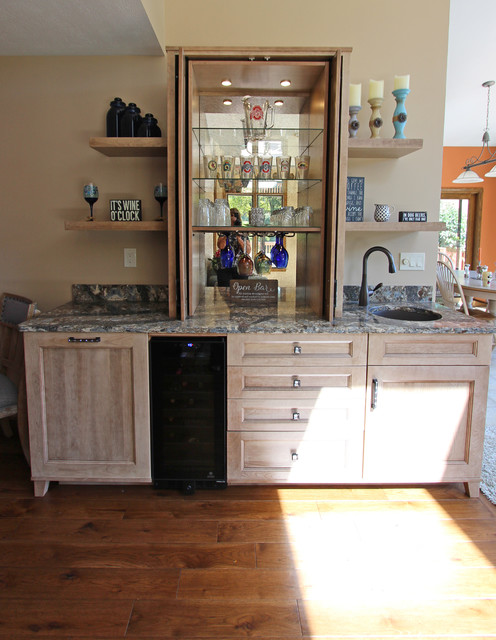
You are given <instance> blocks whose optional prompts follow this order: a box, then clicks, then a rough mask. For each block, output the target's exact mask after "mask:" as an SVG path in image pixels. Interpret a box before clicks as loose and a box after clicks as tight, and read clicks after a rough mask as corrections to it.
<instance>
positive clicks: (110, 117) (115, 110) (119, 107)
mask: <svg viewBox="0 0 496 640" xmlns="http://www.w3.org/2000/svg"><path fill="white" fill-rule="evenodd" d="M125 109H126V103H125V102H123V101H122V99H121V98H114V99H113V100H112V102H111V103H110V109H109V110H108V111H107V137H109V138H115V137H118V136H120V135H121V131H120V130H121V121H122V116H123V115H124V111H125Z"/></svg>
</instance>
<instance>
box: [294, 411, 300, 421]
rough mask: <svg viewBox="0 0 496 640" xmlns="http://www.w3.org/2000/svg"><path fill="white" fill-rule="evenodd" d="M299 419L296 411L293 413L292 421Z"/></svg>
mask: <svg viewBox="0 0 496 640" xmlns="http://www.w3.org/2000/svg"><path fill="white" fill-rule="evenodd" d="M299 419H300V414H299V412H298V411H293V420H299Z"/></svg>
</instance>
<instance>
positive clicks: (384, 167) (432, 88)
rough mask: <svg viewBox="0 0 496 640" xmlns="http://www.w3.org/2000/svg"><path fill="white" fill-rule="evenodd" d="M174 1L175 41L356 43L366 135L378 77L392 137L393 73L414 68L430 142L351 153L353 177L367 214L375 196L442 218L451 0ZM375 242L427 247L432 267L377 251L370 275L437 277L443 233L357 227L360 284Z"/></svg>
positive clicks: (418, 106) (353, 268)
mask: <svg viewBox="0 0 496 640" xmlns="http://www.w3.org/2000/svg"><path fill="white" fill-rule="evenodd" d="M165 2H166V42H167V45H168V46H173V45H176V46H179V45H183V46H188V45H189V46H201V45H204V46H251V45H253V46H267V47H269V46H274V47H288V46H295V47H336V46H350V47H353V53H352V57H351V60H352V63H351V82H353V83H357V82H360V83H362V110H361V112H360V114H359V120H360V123H361V129H360V131H359V136H360V137H365V138H368V137H369V136H370V131H369V128H368V120H369V115H370V107H369V105H368V103H367V95H368V82H369V79H370V78H373V79H376V80H384V81H385V100H384V106H383V109H382V116H383V119H384V122H385V124H384V127H383V133H382V137H385V138H387V137H389V138H391V137H392V136H393V135H394V129H393V125H392V122H391V118H392V114H393V111H394V108H395V101H394V98H393V96H392V95H391V91H392V89H393V79H394V76H395V75H403V74H406V73H409V74H410V76H411V84H410V87H411V93H410V95H409V96H408V99H407V103H406V107H407V111H408V122H407V124H406V129H405V134H406V135H407V137H409V138H423V140H424V148H423V150H422V151H419V152H416V153H414V154H412V155H411V156H407V157H405V158H402V159H400V160H356V159H354V160H351V161H350V164H349V175H352V176H365V220H372V219H373V208H374V203H376V202H381V203H383V202H386V203H389V204H392V205H394V206H395V207H396V209H397V210H409V211H411V210H416V211H427V212H428V219H429V220H437V219H438V214H439V197H440V190H441V166H442V143H443V122H444V97H445V78H446V57H447V47H448V19H449V0H436V2H432V0H417V1H416V2H408V3H406V2H403V3H401V2H398V0H379V1H378V2H371V1H370V0H304V1H302V0H271V1H270V2H263V3H262V2H260V3H234V4H232V3H229V4H226V3H225V2H224V1H223V0H210V1H209V2H204V1H203V0H182V2H181V3H177V2H176V1H175V0H165ZM191 16H194V19H193V20H192V19H191ZM396 219H397V218H396ZM374 244H382V245H384V246H386V247H388V248H389V249H390V250H391V251H392V252H393V255H394V256H395V258H396V259H398V258H399V252H400V251H424V252H426V261H427V264H426V267H427V268H426V271H425V272H401V273H400V274H393V275H389V274H388V273H387V272H386V271H387V269H386V265H387V262H386V260H385V257H384V256H383V255H382V254H375V255H374V256H372V257H371V258H370V266H369V274H370V279H371V281H374V279H376V281H377V279H380V280H381V281H383V282H384V283H385V284H391V285H392V284H430V285H433V284H434V281H435V259H436V248H437V234H427V233H415V234H413V235H411V234H410V235H404V234H401V235H396V234H384V233H374V234H355V233H354V234H348V235H347V249H346V264H345V283H346V284H359V282H360V277H361V259H362V256H363V253H364V252H365V250H366V249H367V248H369V247H370V246H372V245H374Z"/></svg>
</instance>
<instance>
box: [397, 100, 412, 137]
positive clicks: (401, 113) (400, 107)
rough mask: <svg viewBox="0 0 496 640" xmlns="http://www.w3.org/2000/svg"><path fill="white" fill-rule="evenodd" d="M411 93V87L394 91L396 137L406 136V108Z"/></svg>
mask: <svg viewBox="0 0 496 640" xmlns="http://www.w3.org/2000/svg"><path fill="white" fill-rule="evenodd" d="M409 93H410V89H396V90H395V91H393V96H394V99H395V100H396V109H395V110H394V113H393V126H394V131H395V134H394V136H393V139H394V138H405V134H404V133H403V129H404V128H405V123H406V119H407V116H406V109H405V100H406V97H407V95H408V94H409Z"/></svg>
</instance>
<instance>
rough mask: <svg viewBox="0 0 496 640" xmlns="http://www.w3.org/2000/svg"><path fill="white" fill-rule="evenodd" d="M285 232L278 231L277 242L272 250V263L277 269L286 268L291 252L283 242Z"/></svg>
mask: <svg viewBox="0 0 496 640" xmlns="http://www.w3.org/2000/svg"><path fill="white" fill-rule="evenodd" d="M283 241H284V233H276V243H275V245H274V246H273V247H272V249H271V250H270V257H271V260H272V263H273V264H274V266H275V267H276V268H277V269H284V268H285V267H287V266H288V260H289V254H288V252H287V251H286V248H285V247H284V244H283Z"/></svg>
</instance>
